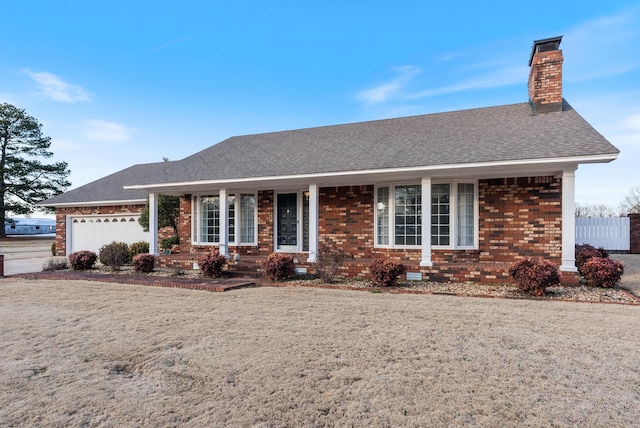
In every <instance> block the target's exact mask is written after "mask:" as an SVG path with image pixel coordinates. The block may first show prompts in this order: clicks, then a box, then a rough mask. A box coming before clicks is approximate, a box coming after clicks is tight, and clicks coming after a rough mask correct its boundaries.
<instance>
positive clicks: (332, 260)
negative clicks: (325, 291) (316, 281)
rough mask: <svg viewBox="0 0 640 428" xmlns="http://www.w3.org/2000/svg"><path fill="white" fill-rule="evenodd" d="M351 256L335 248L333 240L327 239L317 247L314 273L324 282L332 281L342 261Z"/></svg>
mask: <svg viewBox="0 0 640 428" xmlns="http://www.w3.org/2000/svg"><path fill="white" fill-rule="evenodd" d="M351 258H353V256H352V255H351V254H349V253H347V252H345V251H343V250H341V249H339V248H337V247H336V245H335V243H334V242H333V241H331V240H328V239H327V240H325V242H323V243H322V244H320V245H319V247H318V254H317V257H316V264H315V269H316V275H318V276H319V277H320V279H322V280H323V281H325V282H333V281H334V280H335V275H336V272H337V271H338V269H339V268H340V266H341V265H342V263H343V262H344V261H345V260H348V259H351Z"/></svg>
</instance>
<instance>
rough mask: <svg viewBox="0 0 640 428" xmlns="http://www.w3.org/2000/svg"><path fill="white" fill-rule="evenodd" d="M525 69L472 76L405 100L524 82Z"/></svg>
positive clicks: (522, 67)
mask: <svg viewBox="0 0 640 428" xmlns="http://www.w3.org/2000/svg"><path fill="white" fill-rule="evenodd" d="M526 76H527V67H526V66H517V67H511V68H505V69H497V70H492V71H489V72H487V73H484V74H481V75H478V76H474V77H472V78H470V79H467V80H464V81H462V82H459V83H456V84H454V85H449V86H441V87H439V88H433V89H425V90H422V91H416V92H414V93H411V94H408V95H407V99H412V100H413V99H420V98H427V97H432V96H436V95H446V94H453V93H456V92H463V91H472V90H476V89H487V88H497V87H501V86H509V85H515V84H520V83H523V82H526V79H527V77H526Z"/></svg>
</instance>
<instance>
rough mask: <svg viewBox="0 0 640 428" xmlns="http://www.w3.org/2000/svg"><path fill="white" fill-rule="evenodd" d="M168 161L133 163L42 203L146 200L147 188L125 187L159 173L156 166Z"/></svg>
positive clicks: (46, 204) (47, 204)
mask: <svg viewBox="0 0 640 428" xmlns="http://www.w3.org/2000/svg"><path fill="white" fill-rule="evenodd" d="M163 164H166V162H160V163H149V164H141V165H133V166H131V167H129V168H126V169H123V170H122V171H118V172H116V173H114V174H111V175H108V176H106V177H104V178H101V179H99V180H96V181H93V182H91V183H89V184H85V185H84V186H80V187H78V188H76V189H73V190H69V191H68V192H65V193H62V194H60V195H58V196H54V197H53V198H50V199H47V200H46V201H43V202H41V203H40V205H43V206H60V205H65V204H77V203H81V202H118V201H145V200H146V199H147V196H148V194H149V192H147V191H146V190H132V189H123V186H125V185H127V184H129V183H131V182H132V181H137V180H143V179H144V176H145V175H148V174H151V173H152V171H153V174H155V175H157V171H155V169H156V168H159V167H160V168H161V167H162V166H163Z"/></svg>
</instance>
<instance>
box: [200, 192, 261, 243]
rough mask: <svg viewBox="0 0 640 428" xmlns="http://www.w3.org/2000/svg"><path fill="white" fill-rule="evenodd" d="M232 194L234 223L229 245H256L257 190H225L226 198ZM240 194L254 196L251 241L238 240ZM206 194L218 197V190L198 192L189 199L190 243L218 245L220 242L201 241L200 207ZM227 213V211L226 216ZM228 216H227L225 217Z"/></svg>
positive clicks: (229, 205)
mask: <svg viewBox="0 0 640 428" xmlns="http://www.w3.org/2000/svg"><path fill="white" fill-rule="evenodd" d="M231 195H233V196H234V204H233V207H234V215H235V224H234V234H233V236H234V238H235V240H234V241H229V242H228V245H229V247H251V246H254V247H255V246H256V245H258V192H256V191H252V190H235V189H234V190H227V200H228V197H229V196H231ZM240 195H252V196H253V197H254V198H255V206H254V207H253V231H254V233H253V241H252V242H239V241H240V240H241V239H240V238H241V228H240V224H241V216H242V213H241V211H242V209H241V200H242V198H241V197H239V196H240ZM207 196H214V197H216V196H217V197H218V198H219V197H220V191H219V190H217V191H211V192H200V193H198V194H196V195H194V196H193V197H192V201H191V244H192V245H201V246H215V247H217V246H219V245H220V242H219V241H218V242H203V241H201V236H202V225H201V221H202V219H201V218H200V207H201V204H202V198H203V197H207ZM230 207H231V204H228V205H227V210H228V209H229V208H230ZM228 215H229V213H228V212H227V216H228ZM227 218H228V217H227ZM227 236H229V231H228V230H227Z"/></svg>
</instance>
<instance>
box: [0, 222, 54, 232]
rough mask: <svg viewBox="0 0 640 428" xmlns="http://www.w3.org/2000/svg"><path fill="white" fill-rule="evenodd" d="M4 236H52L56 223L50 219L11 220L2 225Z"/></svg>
mask: <svg viewBox="0 0 640 428" xmlns="http://www.w3.org/2000/svg"><path fill="white" fill-rule="evenodd" d="M4 233H5V235H45V234H49V235H53V234H55V233H56V221H55V220H54V219H50V218H13V219H11V220H9V221H8V222H7V223H5V225H4Z"/></svg>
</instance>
